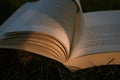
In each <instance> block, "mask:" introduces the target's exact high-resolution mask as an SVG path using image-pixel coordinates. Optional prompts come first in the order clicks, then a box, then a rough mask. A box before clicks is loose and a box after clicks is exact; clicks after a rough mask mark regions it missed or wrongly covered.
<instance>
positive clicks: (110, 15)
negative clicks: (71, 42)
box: [71, 10, 120, 58]
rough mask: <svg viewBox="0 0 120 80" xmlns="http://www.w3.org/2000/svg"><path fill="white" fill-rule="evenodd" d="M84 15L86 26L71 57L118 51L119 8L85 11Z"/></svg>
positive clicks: (119, 38)
mask: <svg viewBox="0 0 120 80" xmlns="http://www.w3.org/2000/svg"><path fill="white" fill-rule="evenodd" d="M84 17H85V24H86V26H85V27H84V31H83V35H82V36H81V40H80V43H79V44H78V46H77V47H76V49H75V50H74V53H73V55H72V56H71V58H73V57H78V56H84V55H89V54H94V53H101V52H115V51H120V11H119V10H118V11H101V12H91V13H85V14H84Z"/></svg>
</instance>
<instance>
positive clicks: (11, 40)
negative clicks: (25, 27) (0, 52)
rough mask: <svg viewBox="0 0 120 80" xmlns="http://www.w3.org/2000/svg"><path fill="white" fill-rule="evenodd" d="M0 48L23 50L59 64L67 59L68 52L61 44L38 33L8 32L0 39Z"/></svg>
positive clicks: (50, 37)
mask: <svg viewBox="0 0 120 80" xmlns="http://www.w3.org/2000/svg"><path fill="white" fill-rule="evenodd" d="M0 48H9V49H19V50H25V51H28V52H33V53H36V54H39V55H42V56H45V57H48V58H51V59H54V60H57V61H59V62H61V63H63V62H65V61H66V59H67V58H68V51H67V49H66V47H65V46H64V44H63V43H62V42H60V41H59V40H57V39H55V38H54V37H53V36H50V35H49V34H44V33H38V32H30V31H27V32H8V33H6V34H5V35H4V37H2V39H0Z"/></svg>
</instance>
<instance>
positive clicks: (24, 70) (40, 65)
mask: <svg viewBox="0 0 120 80" xmlns="http://www.w3.org/2000/svg"><path fill="white" fill-rule="evenodd" d="M28 1H33V0H0V23H1V24H2V23H3V22H4V21H5V20H6V19H7V18H8V17H9V16H10V15H11V14H12V13H13V12H14V11H15V10H16V9H17V8H18V7H20V6H21V5H22V4H23V3H25V2H28ZM81 3H82V8H83V11H84V12H88V11H98V10H113V9H114V10H115V9H120V6H119V5H120V1H119V0H114V1H113V0H81ZM22 53H23V54H22ZM24 53H26V54H24ZM0 80H120V65H112V66H108V65H105V66H93V67H92V68H88V69H84V70H79V71H76V72H70V71H69V70H68V69H67V68H66V67H65V66H63V65H62V64H61V63H59V62H56V61H54V60H51V59H48V58H45V57H42V56H38V55H35V54H32V53H28V52H19V51H16V50H9V49H8V50H1V51H0Z"/></svg>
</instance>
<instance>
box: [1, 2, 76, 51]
mask: <svg viewBox="0 0 120 80" xmlns="http://www.w3.org/2000/svg"><path fill="white" fill-rule="evenodd" d="M76 13H77V6H76V4H75V3H74V2H73V1H72V0H51V1H50V0H40V1H37V2H33V3H27V4H25V5H23V6H22V7H21V8H20V9H18V10H17V11H16V12H15V13H14V14H13V15H12V16H11V17H10V18H9V19H8V20H7V21H6V22H5V23H4V24H3V25H2V26H1V27H0V37H1V38H3V37H2V35H4V34H5V33H7V32H17V31H32V32H40V33H46V34H49V35H51V36H53V37H54V38H56V39H57V40H59V41H60V42H62V43H63V45H64V46H65V47H66V49H67V53H69V49H70V43H71V40H72V35H73V31H74V25H75V21H74V19H75V16H76Z"/></svg>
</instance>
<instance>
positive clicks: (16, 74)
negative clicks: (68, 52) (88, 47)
mask: <svg viewBox="0 0 120 80" xmlns="http://www.w3.org/2000/svg"><path fill="white" fill-rule="evenodd" d="M23 54H24V53H23ZM20 55H21V54H19V53H18V52H17V51H16V50H11V49H1V50H0V80H120V76H119V75H120V65H111V66H110V65H109V66H108V65H105V66H96V67H92V68H88V69H82V70H79V71H76V72H70V71H69V70H68V69H67V68H66V67H65V66H63V65H62V64H61V63H59V62H57V61H54V60H52V59H49V58H46V57H43V56H39V55H36V54H33V53H29V52H27V53H26V54H25V55H22V56H20ZM28 56H31V57H32V58H31V57H28ZM25 57H26V58H30V59H29V60H28V59H25ZM21 59H25V60H27V61H25V60H22V61H21ZM23 62H24V63H23Z"/></svg>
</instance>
